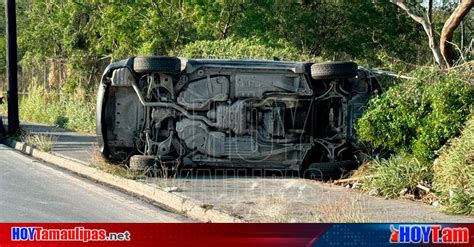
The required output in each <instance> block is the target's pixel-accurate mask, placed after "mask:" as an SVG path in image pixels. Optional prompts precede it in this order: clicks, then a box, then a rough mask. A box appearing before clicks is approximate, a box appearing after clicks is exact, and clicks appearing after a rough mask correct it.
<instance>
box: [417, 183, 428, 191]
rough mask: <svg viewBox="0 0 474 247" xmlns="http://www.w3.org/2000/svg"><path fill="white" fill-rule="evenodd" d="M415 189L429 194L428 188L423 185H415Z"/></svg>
mask: <svg viewBox="0 0 474 247" xmlns="http://www.w3.org/2000/svg"><path fill="white" fill-rule="evenodd" d="M416 187H417V188H418V189H420V190H424V191H425V192H430V190H431V189H430V188H428V187H426V186H424V185H421V184H417V185H416Z"/></svg>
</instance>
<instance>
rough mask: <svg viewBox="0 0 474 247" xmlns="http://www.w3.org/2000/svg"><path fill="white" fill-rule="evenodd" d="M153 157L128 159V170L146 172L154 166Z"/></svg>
mask: <svg viewBox="0 0 474 247" xmlns="http://www.w3.org/2000/svg"><path fill="white" fill-rule="evenodd" d="M155 162H156V161H155V157H154V156H149V155H134V156H132V157H130V170H133V171H148V170H149V169H150V168H152V167H153V166H154V165H155Z"/></svg>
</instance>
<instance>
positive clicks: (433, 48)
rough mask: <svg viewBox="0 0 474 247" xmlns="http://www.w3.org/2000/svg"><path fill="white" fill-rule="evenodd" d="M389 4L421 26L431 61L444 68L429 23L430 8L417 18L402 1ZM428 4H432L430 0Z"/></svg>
mask: <svg viewBox="0 0 474 247" xmlns="http://www.w3.org/2000/svg"><path fill="white" fill-rule="evenodd" d="M468 1H474V0H468ZM390 2H391V3H393V4H395V5H397V6H398V7H399V8H400V9H402V10H404V11H405V12H406V13H407V14H408V16H410V18H412V19H413V20H414V21H416V22H418V23H419V24H421V25H422V26H423V30H424V31H425V33H426V35H427V36H428V42H429V46H430V49H431V52H432V53H433V59H434V60H435V62H436V64H438V66H440V67H441V68H446V61H445V59H444V58H443V55H442V54H441V51H440V49H439V44H438V42H437V39H436V37H435V33H434V30H433V26H432V23H431V17H430V16H431V13H430V12H431V11H432V8H431V7H428V8H429V9H428V13H427V14H426V16H419V15H417V14H416V13H415V11H413V9H411V8H410V7H409V6H408V5H406V4H405V2H404V1H403V0H390ZM430 4H432V2H431V0H430Z"/></svg>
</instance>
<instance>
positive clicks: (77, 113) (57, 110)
mask: <svg viewBox="0 0 474 247" xmlns="http://www.w3.org/2000/svg"><path fill="white" fill-rule="evenodd" d="M89 98H90V96H88V95H87V94H86V92H85V90H81V89H77V90H76V92H74V93H72V94H65V93H64V92H62V91H60V90H54V89H51V90H44V89H43V88H42V87H39V86H31V87H30V89H29V94H28V96H26V97H25V98H23V99H22V100H21V101H20V117H21V119H22V120H26V121H32V122H39V123H45V124H51V125H55V126H58V127H61V128H68V129H72V130H77V131H84V132H93V131H94V130H95V101H93V100H89Z"/></svg>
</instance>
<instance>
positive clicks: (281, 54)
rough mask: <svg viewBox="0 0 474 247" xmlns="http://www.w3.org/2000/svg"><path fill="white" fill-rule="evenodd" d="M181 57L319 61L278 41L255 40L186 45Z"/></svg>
mask: <svg viewBox="0 0 474 247" xmlns="http://www.w3.org/2000/svg"><path fill="white" fill-rule="evenodd" d="M182 55H183V56H185V57H190V58H240V59H269V60H272V59H273V58H279V59H281V60H291V61H311V62H317V61H320V60H321V59H320V58H318V57H314V56H309V55H305V54H303V53H302V52H301V51H299V50H298V49H297V48H296V47H294V46H293V45H291V44H290V43H288V42H286V41H283V40H278V41H276V42H273V43H272V44H271V45H267V44H262V43H261V42H260V41H259V40H258V39H257V38H252V39H246V38H243V39H232V38H228V39H224V40H213V41H210V40H202V41H196V42H193V43H190V44H188V45H186V46H185V47H184V49H183V51H182Z"/></svg>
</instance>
